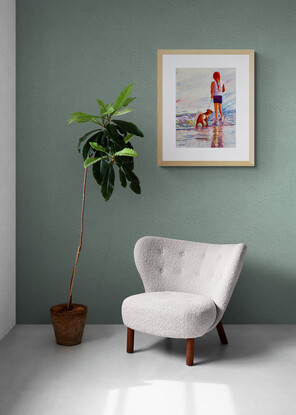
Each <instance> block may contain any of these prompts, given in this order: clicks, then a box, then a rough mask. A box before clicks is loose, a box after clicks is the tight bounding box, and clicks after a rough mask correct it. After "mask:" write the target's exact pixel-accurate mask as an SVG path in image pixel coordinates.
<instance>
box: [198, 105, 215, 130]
mask: <svg viewBox="0 0 296 415" xmlns="http://www.w3.org/2000/svg"><path fill="white" fill-rule="evenodd" d="M212 113H213V111H212V110H210V109H207V110H206V112H203V113H202V114H199V116H198V117H197V120H196V124H195V128H197V127H198V124H201V126H202V127H208V125H209V124H208V118H209V116H210V115H211V114H212Z"/></svg>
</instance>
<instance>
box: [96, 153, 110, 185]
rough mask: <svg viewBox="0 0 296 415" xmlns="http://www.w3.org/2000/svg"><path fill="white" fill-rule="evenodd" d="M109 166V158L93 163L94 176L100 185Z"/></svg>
mask: <svg viewBox="0 0 296 415" xmlns="http://www.w3.org/2000/svg"><path fill="white" fill-rule="evenodd" d="M108 166H109V161H108V159H102V160H101V161H98V162H97V163H95V164H94V165H93V176H94V178H95V179H96V181H97V183H98V184H99V185H100V186H101V185H102V181H103V177H104V174H105V172H106V169H107V167H108Z"/></svg>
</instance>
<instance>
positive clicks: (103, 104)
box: [97, 99, 107, 111]
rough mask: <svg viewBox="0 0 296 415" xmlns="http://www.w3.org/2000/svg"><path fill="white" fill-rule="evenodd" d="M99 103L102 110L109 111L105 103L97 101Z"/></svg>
mask: <svg viewBox="0 0 296 415" xmlns="http://www.w3.org/2000/svg"><path fill="white" fill-rule="evenodd" d="M97 103H98V105H99V106H100V107H101V108H103V109H104V111H107V106H106V104H105V103H104V102H103V101H101V100H100V99H97Z"/></svg>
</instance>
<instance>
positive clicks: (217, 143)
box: [211, 125, 224, 148]
mask: <svg viewBox="0 0 296 415" xmlns="http://www.w3.org/2000/svg"><path fill="white" fill-rule="evenodd" d="M211 147H212V148H223V147H224V142H223V127H222V126H220V125H219V126H218V125H217V126H215V127H213V137H212V143H211Z"/></svg>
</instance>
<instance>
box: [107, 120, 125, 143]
mask: <svg viewBox="0 0 296 415" xmlns="http://www.w3.org/2000/svg"><path fill="white" fill-rule="evenodd" d="M106 131H107V133H108V135H109V137H110V138H111V140H112V141H114V142H115V143H117V144H119V145H120V141H121V143H122V144H123V142H122V139H121V136H120V135H119V134H118V131H117V130H116V127H115V126H114V125H112V124H107V126H106Z"/></svg>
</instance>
